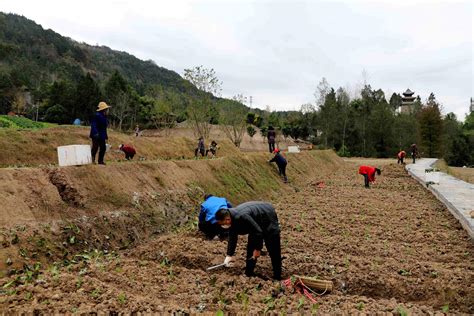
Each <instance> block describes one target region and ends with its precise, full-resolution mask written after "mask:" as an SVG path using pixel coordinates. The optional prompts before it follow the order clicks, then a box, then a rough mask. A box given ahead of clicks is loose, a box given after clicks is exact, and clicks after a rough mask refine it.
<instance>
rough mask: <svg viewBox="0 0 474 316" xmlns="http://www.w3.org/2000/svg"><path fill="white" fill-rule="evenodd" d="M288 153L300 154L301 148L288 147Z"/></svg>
mask: <svg viewBox="0 0 474 316" xmlns="http://www.w3.org/2000/svg"><path fill="white" fill-rule="evenodd" d="M288 152H289V153H299V152H300V148H299V146H288Z"/></svg>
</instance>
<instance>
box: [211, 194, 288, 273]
mask: <svg viewBox="0 0 474 316" xmlns="http://www.w3.org/2000/svg"><path fill="white" fill-rule="evenodd" d="M216 220H217V223H218V224H219V225H221V226H222V227H223V228H229V241H228V244H227V256H226V258H225V260H224V264H225V266H227V267H229V266H231V264H232V261H234V254H235V248H236V247H237V240H238V235H248V243H247V257H246V259H247V261H246V266H245V274H246V275H247V276H253V275H254V269H255V266H256V264H257V258H258V257H260V252H261V250H262V248H263V242H265V246H266V248H267V250H268V253H269V255H270V259H271V261H272V267H273V278H274V279H276V280H280V279H281V248H280V225H279V223H278V217H277V214H276V212H275V209H274V208H273V206H272V205H271V204H270V203H266V202H246V203H243V204H240V205H238V206H237V207H235V208H230V209H221V210H219V211H218V212H217V213H216Z"/></svg>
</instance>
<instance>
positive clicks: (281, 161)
mask: <svg viewBox="0 0 474 316" xmlns="http://www.w3.org/2000/svg"><path fill="white" fill-rule="evenodd" d="M273 153H274V154H275V156H274V157H273V158H272V159H270V160H269V161H268V162H269V163H272V162H275V163H276V164H277V166H278V172H279V173H280V176H281V177H283V182H285V183H287V182H288V178H287V177H286V165H287V164H288V162H287V161H286V159H285V157H283V155H282V154H281V153H280V149H278V148H275V150H274V151H273Z"/></svg>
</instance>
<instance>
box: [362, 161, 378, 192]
mask: <svg viewBox="0 0 474 316" xmlns="http://www.w3.org/2000/svg"><path fill="white" fill-rule="evenodd" d="M375 173H377V174H378V175H380V174H381V173H382V171H381V170H380V169H378V168H375V167H371V166H360V167H359V174H361V175H363V176H364V183H365V187H366V188H369V187H370V186H369V183H370V182H375Z"/></svg>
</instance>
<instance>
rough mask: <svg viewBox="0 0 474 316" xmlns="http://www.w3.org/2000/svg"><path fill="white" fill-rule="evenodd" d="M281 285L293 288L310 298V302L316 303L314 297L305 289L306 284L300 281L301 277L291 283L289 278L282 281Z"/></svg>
mask: <svg viewBox="0 0 474 316" xmlns="http://www.w3.org/2000/svg"><path fill="white" fill-rule="evenodd" d="M281 283H283V285H285V286H286V287H287V288H294V289H296V291H297V292H298V293H300V294H303V295H304V296H306V297H307V298H308V300H310V302H311V303H313V304H314V303H316V299H315V298H314V297H313V295H311V293H310V292H309V291H308V290H307V289H306V288H307V286H306V285H305V284H304V283H303V281H301V279H297V280H296V282H295V284H292V282H291V278H289V279H287V280H284V281H282V282H281Z"/></svg>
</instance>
